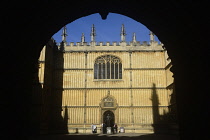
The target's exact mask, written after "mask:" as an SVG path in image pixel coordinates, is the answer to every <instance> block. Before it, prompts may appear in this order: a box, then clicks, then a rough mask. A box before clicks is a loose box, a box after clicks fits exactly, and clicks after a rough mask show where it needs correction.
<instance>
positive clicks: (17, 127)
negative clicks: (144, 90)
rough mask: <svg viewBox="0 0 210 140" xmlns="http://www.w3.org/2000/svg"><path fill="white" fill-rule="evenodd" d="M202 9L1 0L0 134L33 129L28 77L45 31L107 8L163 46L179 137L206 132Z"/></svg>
mask: <svg viewBox="0 0 210 140" xmlns="http://www.w3.org/2000/svg"><path fill="white" fill-rule="evenodd" d="M137 3H138V4H137ZM81 9H82V10H81ZM195 9H199V10H195ZM208 9H209V7H208V4H207V3H205V2H200V1H197V2H193V1H190V0H186V1H180V2H175V1H169V2H159V1H152V2H151V1H147V0H142V1H140V2H139V1H129V2H128V1H117V0H116V1H112V2H107V1H105V2H101V1H97V2H96V1H92V0H89V1H80V2H70V3H68V4H67V3H64V2H63V3H61V2H60V1H57V2H51V3H48V2H40V3H39V2H36V3H34V2H30V3H21V1H17V2H10V1H8V2H4V4H3V8H2V9H1V10H2V11H3V12H1V21H2V22H1V28H2V29H1V33H2V35H1V37H2V44H1V55H0V58H1V60H2V61H1V71H0V73H1V98H0V99H1V114H2V115H1V117H2V118H1V122H2V123H1V129H2V130H1V133H2V134H4V135H7V136H8V137H14V138H15V139H19V138H20V139H27V138H28V137H29V136H33V135H38V134H39V124H40V122H39V121H40V120H39V114H38V112H39V111H37V106H38V105H39V104H40V103H39V101H36V100H35V101H34V100H33V98H32V92H31V91H32V84H33V83H32V81H33V79H34V77H33V76H34V73H35V72H36V62H37V59H38V57H39V53H40V51H41V49H42V47H43V46H44V45H45V44H46V43H47V41H48V40H49V39H50V38H51V36H52V35H53V34H54V33H55V32H57V31H58V30H59V29H60V28H61V27H63V26H64V25H66V24H67V23H70V22H72V21H74V20H75V19H78V18H80V17H83V16H87V15H89V14H93V13H100V14H101V15H102V18H104V19H105V18H106V15H107V13H108V12H113V13H119V14H123V15H126V16H129V17H131V18H133V19H135V20H136V21H139V22H141V23H142V24H144V25H146V26H147V27H148V28H149V29H150V30H152V31H153V32H154V33H155V34H156V35H157V36H158V37H159V39H160V41H161V42H163V43H164V45H165V47H166V48H167V50H168V53H169V56H170V58H171V59H172V61H173V68H172V71H173V73H174V78H175V83H176V89H175V90H176V92H177V97H176V98H177V107H178V108H177V111H178V117H179V125H180V132H181V133H180V134H181V139H183V140H184V139H189V138H193V139H196V138H197V139H199V138H200V137H201V136H202V137H209V136H208V135H207V133H204V131H205V130H208V129H207V125H206V122H207V121H208V118H209V116H208V110H209V108H208V107H209V106H208V105H207V102H208V100H207V99H208V98H207V94H206V93H208V82H206V79H207V78H208V77H209V72H208V71H209V47H208V46H209V44H208V34H207V33H208V29H209V24H208V21H209V15H208ZM32 101H33V102H32ZM14 116H15V117H14ZM10 133H12V135H10ZM192 134H197V135H192Z"/></svg>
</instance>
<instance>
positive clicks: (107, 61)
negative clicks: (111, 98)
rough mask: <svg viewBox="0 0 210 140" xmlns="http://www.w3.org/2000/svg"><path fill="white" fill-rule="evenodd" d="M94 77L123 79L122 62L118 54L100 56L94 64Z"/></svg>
mask: <svg viewBox="0 0 210 140" xmlns="http://www.w3.org/2000/svg"><path fill="white" fill-rule="evenodd" d="M94 79H122V63H121V61H120V59H119V58H118V57H116V56H112V55H105V56H101V57H98V58H97V59H96V61H95V64H94Z"/></svg>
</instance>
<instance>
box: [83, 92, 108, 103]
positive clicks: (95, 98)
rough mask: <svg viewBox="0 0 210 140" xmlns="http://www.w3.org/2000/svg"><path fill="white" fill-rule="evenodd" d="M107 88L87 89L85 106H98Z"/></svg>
mask: <svg viewBox="0 0 210 140" xmlns="http://www.w3.org/2000/svg"><path fill="white" fill-rule="evenodd" d="M106 95H107V90H105V89H101V90H100V89H92V90H87V106H99V104H100V102H101V100H102V98H104V97H106Z"/></svg>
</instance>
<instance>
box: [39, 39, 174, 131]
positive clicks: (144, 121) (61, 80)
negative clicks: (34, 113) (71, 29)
mask: <svg viewBox="0 0 210 140" xmlns="http://www.w3.org/2000/svg"><path fill="white" fill-rule="evenodd" d="M51 46H53V45H51ZM47 50H48V51H47ZM101 56H114V57H116V58H119V60H120V61H121V63H122V69H121V73H122V77H121V78H119V77H118V78H112V79H111V78H107V76H106V78H105V77H104V78H96V77H94V69H96V67H94V65H96V64H95V63H96V60H97V58H100V57H101ZM47 57H52V58H51V59H48V60H47V61H46V59H47ZM50 60H51V61H50ZM39 61H40V68H39V81H40V82H41V83H43V93H45V96H46V94H49V95H50V96H53V97H55V98H53V99H52V100H53V101H46V100H45V101H44V104H48V105H45V107H43V108H45V109H43V110H50V109H49V108H51V109H52V106H54V105H55V106H54V108H56V107H57V108H60V110H59V109H57V114H59V113H60V115H61V117H60V118H59V117H57V122H59V121H58V120H59V119H61V120H62V119H63V122H65V124H66V127H67V130H68V132H70V133H91V124H95V125H97V130H98V131H97V132H98V133H99V132H101V124H102V123H103V122H104V123H106V115H107V113H109V114H111V117H112V121H111V123H112V124H114V123H116V124H117V125H118V130H120V127H124V129H125V132H126V133H129V132H130V133H153V132H155V131H156V130H155V129H157V127H158V128H159V126H161V125H169V124H172V123H174V122H175V121H174V120H175V119H174V117H175V113H176V111H175V110H176V107H175V105H176V102H175V100H174V94H175V93H174V90H173V89H174V83H173V82H174V80H173V77H172V76H173V74H172V72H171V71H170V68H171V66H172V64H171V61H170V59H169V57H168V55H167V51H166V50H165V48H164V47H163V44H162V43H158V42H156V41H153V40H151V41H150V42H142V43H141V42H138V41H132V42H130V43H127V42H125V41H122V42H119V43H117V42H113V43H109V42H107V43H102V42H99V43H97V42H95V41H93V42H90V43H87V42H78V43H76V44H74V43H69V44H67V43H66V42H62V43H61V44H60V45H59V46H56V45H54V47H50V45H47V46H45V47H44V49H43V50H42V52H41V55H40V59H39ZM47 63H48V64H47ZM98 65H99V66H98V67H100V63H99V64H98ZM47 67H48V69H50V67H51V70H50V71H51V72H47V71H49V70H47V71H46V70H44V69H46V68H47ZM104 67H105V68H106V71H107V67H108V65H105V66H104ZM101 68H102V66H101ZM110 69H111V68H110ZM115 69H116V70H115V73H117V72H116V71H117V70H118V69H117V68H115ZM113 70H114V69H113ZM50 73H51V74H50ZM46 75H50V76H51V77H52V78H51V82H49V80H48V81H46V80H47V79H45V78H47V76H46ZM106 75H107V74H106ZM48 77H49V76H48ZM48 79H50V78H48ZM49 102H51V103H49ZM52 103H53V104H54V105H53V104H52ZM46 106H48V109H46V108H47V107H46ZM49 106H51V107H49ZM61 108H62V109H61ZM53 110H54V111H55V110H56V109H53ZM55 112H56V111H55ZM52 114H53V113H51V115H52ZM55 114H56V113H55ZM45 117H46V116H45ZM48 118H50V116H48ZM49 127H50V126H49Z"/></svg>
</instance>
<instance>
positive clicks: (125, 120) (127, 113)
mask: <svg viewBox="0 0 210 140" xmlns="http://www.w3.org/2000/svg"><path fill="white" fill-rule="evenodd" d="M131 123H132V121H131V109H130V108H119V124H124V125H126V124H131Z"/></svg>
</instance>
